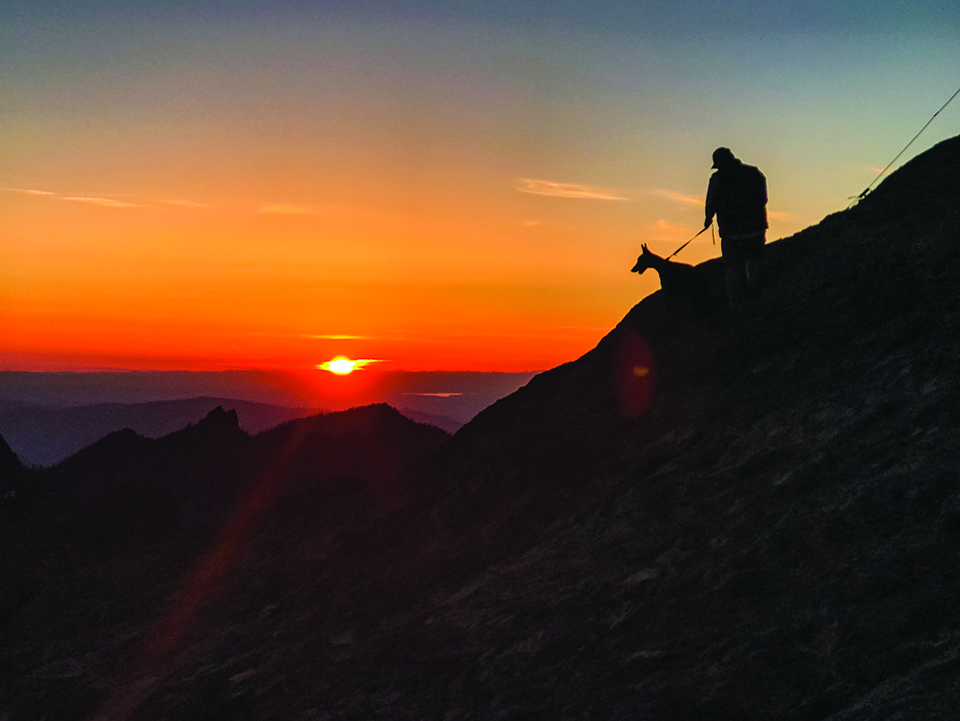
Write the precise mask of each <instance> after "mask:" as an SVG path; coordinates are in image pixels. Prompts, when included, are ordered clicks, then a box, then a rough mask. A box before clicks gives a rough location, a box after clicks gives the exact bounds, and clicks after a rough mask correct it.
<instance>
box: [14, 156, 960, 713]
mask: <svg viewBox="0 0 960 721" xmlns="http://www.w3.org/2000/svg"><path fill="white" fill-rule="evenodd" d="M958 167H960V138H953V139H951V140H948V141H945V142H943V143H941V144H940V145H938V146H936V147H935V148H933V149H931V150H930V151H928V152H926V153H924V154H922V155H921V156H919V157H917V158H915V159H914V160H913V161H911V162H910V163H908V164H906V165H905V166H903V167H902V168H901V169H899V170H898V171H896V172H895V173H893V174H892V175H891V176H890V177H889V178H887V179H886V180H885V181H884V182H883V183H882V184H880V186H879V187H878V188H877V189H876V190H875V191H874V192H873V193H871V194H870V195H868V196H867V197H865V198H864V199H862V200H861V201H860V202H859V203H858V204H857V205H856V206H855V207H853V208H852V209H850V210H847V211H843V212H840V213H836V214H834V215H831V216H828V217H827V218H825V219H824V220H823V221H822V222H821V223H819V224H818V225H816V226H813V227H811V228H808V229H806V230H804V231H802V232H801V233H798V234H797V235H795V236H793V237H790V238H786V239H782V240H779V241H777V242H775V243H771V244H770V245H769V246H768V248H767V261H766V267H765V271H766V284H765V287H764V289H763V292H762V295H761V297H760V298H759V299H758V300H756V301H755V302H754V303H753V304H752V305H750V306H749V307H748V308H747V309H745V310H744V311H743V312H742V313H731V312H727V311H726V310H725V308H724V306H723V304H722V302H718V303H717V304H716V307H715V308H713V309H711V311H710V312H705V313H704V312H700V311H699V309H698V306H697V305H695V304H691V303H690V302H688V300H687V299H685V298H683V297H682V296H670V295H667V294H665V293H663V292H658V293H655V294H654V295H652V296H650V297H648V298H646V299H644V300H643V301H641V302H640V303H639V304H638V305H636V306H635V307H634V308H633V309H631V310H630V311H629V312H628V313H627V314H626V316H625V317H624V319H623V320H622V321H621V322H620V323H619V324H618V325H617V327H616V328H614V329H613V330H612V331H611V332H610V333H609V334H608V335H607V336H606V337H604V338H603V340H602V341H601V342H600V343H599V344H598V345H597V347H596V348H595V349H594V350H592V351H590V352H589V353H587V354H586V355H584V356H583V357H582V358H580V359H578V360H576V361H574V362H571V363H568V364H565V365H562V366H560V367H558V368H554V369H552V370H549V371H547V372H544V373H542V374H539V375H537V376H536V377H534V378H533V379H532V380H530V382H529V383H527V384H526V385H525V386H523V387H522V388H520V389H519V390H516V392H513V393H511V394H509V395H507V396H506V397H504V398H502V399H500V400H498V401H497V402H496V403H493V404H492V405H490V406H489V407H488V408H486V409H485V410H483V411H482V412H480V413H479V414H477V415H476V417H475V418H473V420H471V421H470V422H469V423H467V424H466V425H465V426H463V428H461V429H460V430H459V431H457V432H456V433H455V434H454V435H453V436H452V437H451V436H449V435H448V434H446V433H444V432H443V431H441V430H439V429H437V428H435V427H431V426H426V425H421V424H417V423H414V422H413V421H411V420H410V419H408V418H405V417H404V416H402V415H401V414H400V413H399V412H398V411H396V410H394V409H393V408H391V407H389V406H386V405H374V406H367V407H363V408H357V409H353V410H349V411H344V412H340V413H328V414H323V415H318V416H312V417H309V418H304V419H297V420H292V421H289V422H286V423H284V424H282V425H280V426H279V427H277V428H276V429H273V430H269V431H265V432H262V433H259V434H256V435H250V434H248V433H246V432H244V431H243V430H242V429H241V428H240V423H239V418H238V415H237V414H236V413H234V412H231V411H228V410H227V409H225V408H215V409H213V410H212V411H211V412H210V413H209V414H208V415H207V416H206V417H205V418H204V419H203V420H201V421H200V422H198V423H195V424H193V425H190V426H188V427H186V428H183V429H181V430H178V431H176V432H174V433H171V434H168V435H166V436H164V437H162V438H158V439H148V438H144V437H143V436H140V435H138V434H136V433H134V432H133V431H119V432H116V433H112V434H110V435H108V436H106V437H104V438H102V439H100V440H98V441H97V442H95V443H94V444H92V445H90V446H88V447H87V448H85V449H84V450H82V451H80V452H79V453H76V454H74V455H73V456H71V457H70V458H68V459H66V460H65V461H63V462H62V463H60V464H58V465H57V466H55V467H53V468H46V469H40V470H31V469H23V468H21V467H20V466H19V464H18V462H17V459H16V458H15V457H14V455H13V454H12V452H11V451H9V450H8V449H6V447H5V446H4V445H3V444H0V473H2V474H5V475H4V476H0V480H2V482H3V484H4V485H3V486H2V489H3V491H4V497H3V499H2V503H0V548H2V549H3V553H2V554H0V579H3V583H2V584H0V634H2V635H0V639H2V643H0V668H3V669H4V670H5V673H4V679H5V680H4V683H2V684H0V715H7V716H9V717H10V718H12V719H18V718H71V719H85V718H103V719H125V718H129V719H139V720H141V721H149V720H151V719H167V718H185V719H190V718H194V719H198V718H217V719H250V720H252V721H267V720H268V719H277V718H283V719H288V718H289V719H325V720H328V721H333V720H336V721H340V720H347V719H405V718H417V719H420V718H426V719H435V718H444V719H492V718H500V719H603V720H604V721H621V720H623V721H626V720H627V719H638V718H639V719H655V720H659V719H717V720H720V719H724V720H729V719H787V720H791V721H814V720H819V719H824V720H827V719H830V720H832V721H841V720H842V721H880V720H881V719H892V718H898V719H954V718H956V715H957V708H958V707H960V694H958V690H957V681H956V679H957V672H958V670H960V665H958V659H960V610H958V609H960V607H958V604H957V598H958V596H960V571H958V568H960V557H958V550H957V549H958V543H960V485H958V468H960V431H958V429H960V375H958V373H957V369H958V368H960V302H958V292H957V291H958V280H957V279H958V277H960V242H958V241H960V203H958V202H957V198H958V197H960V175H958V174H957V172H956V171H957V168H958ZM700 268H701V271H702V273H703V275H704V280H705V283H707V285H708V287H709V288H710V289H712V291H713V292H714V293H715V294H716V295H717V297H718V298H721V299H722V287H723V267H722V264H721V263H719V262H717V261H710V262H708V263H705V264H702V265H701V266H700ZM14 494H15V495H14Z"/></svg>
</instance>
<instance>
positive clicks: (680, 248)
mask: <svg viewBox="0 0 960 721" xmlns="http://www.w3.org/2000/svg"><path fill="white" fill-rule="evenodd" d="M712 227H713V223H712V222H711V223H710V225H705V226H704V227H703V230H701V231H700V232H699V233H697V234H696V235H695V236H693V238H691V239H690V240H688V241H687V242H686V243H684V244H683V245H681V246H680V247H679V248H677V249H676V250H675V251H673V252H672V253H671V254H670V255H668V256H667V260H670V259H671V258H672V257H673V256H675V255H676V254H677V253H679V252H680V251H681V250H683V249H684V248H686V247H687V246H688V245H690V244H691V243H692V242H693V241H694V240H695V239H696V238H697V237H698V236H701V235H703V234H704V233H705V232H706V230H707V228H712ZM713 242H714V243H716V242H717V241H716V238H714V241H713Z"/></svg>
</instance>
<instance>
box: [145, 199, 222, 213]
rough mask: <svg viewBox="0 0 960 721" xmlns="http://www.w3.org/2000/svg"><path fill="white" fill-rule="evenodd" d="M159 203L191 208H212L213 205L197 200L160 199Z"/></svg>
mask: <svg viewBox="0 0 960 721" xmlns="http://www.w3.org/2000/svg"><path fill="white" fill-rule="evenodd" d="M157 202H158V203H163V204H164V205H175V206H176V207H178V208H188V209H190V210H205V209H207V208H212V207H213V206H212V205H209V204H208V203H198V202H196V201H195V200H179V199H173V200H158V201H157Z"/></svg>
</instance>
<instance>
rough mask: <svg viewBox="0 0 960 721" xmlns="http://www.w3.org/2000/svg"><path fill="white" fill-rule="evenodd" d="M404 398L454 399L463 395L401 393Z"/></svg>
mask: <svg viewBox="0 0 960 721" xmlns="http://www.w3.org/2000/svg"><path fill="white" fill-rule="evenodd" d="M400 395H402V396H430V397H431V398H453V397H454V396H462V395H463V393H401V394H400Z"/></svg>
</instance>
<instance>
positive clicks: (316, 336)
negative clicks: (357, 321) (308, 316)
mask: <svg viewBox="0 0 960 721" xmlns="http://www.w3.org/2000/svg"><path fill="white" fill-rule="evenodd" d="M301 338H313V339H314V340H371V337H370V336H368V335H347V334H337V333H334V334H326V333H319V334H314V333H305V334H304V335H302V336H301Z"/></svg>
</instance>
